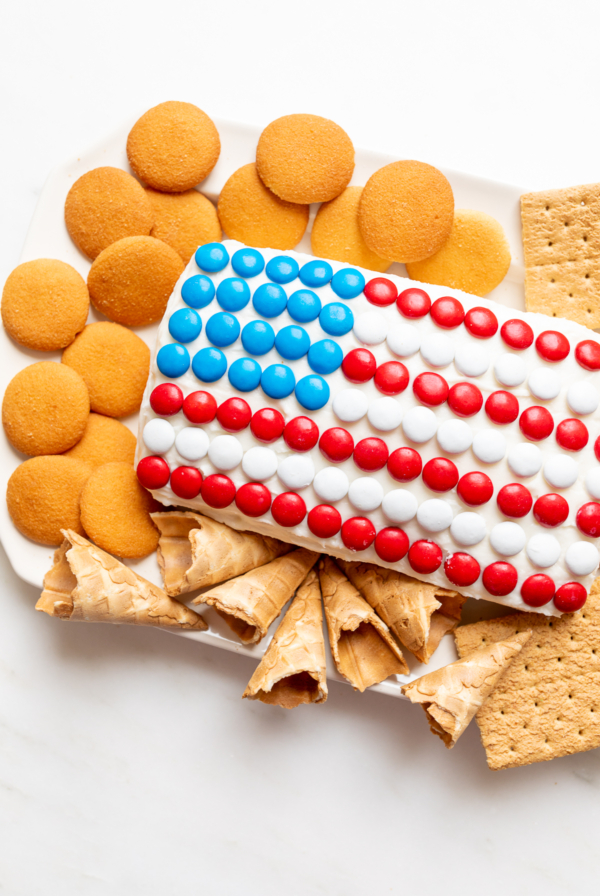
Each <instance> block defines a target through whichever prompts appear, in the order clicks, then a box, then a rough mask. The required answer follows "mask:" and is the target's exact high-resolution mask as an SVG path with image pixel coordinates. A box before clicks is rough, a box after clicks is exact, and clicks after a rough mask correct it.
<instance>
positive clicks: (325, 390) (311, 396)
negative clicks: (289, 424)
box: [296, 374, 330, 411]
mask: <svg viewBox="0 0 600 896" xmlns="http://www.w3.org/2000/svg"><path fill="white" fill-rule="evenodd" d="M329 395H330V391H329V386H328V385H327V383H326V382H325V380H324V379H323V377H321V376H318V375H317V374H312V375H309V376H303V377H302V379H301V380H298V383H297V385H296V398H297V399H298V403H299V404H300V405H302V407H303V408H306V410H307V411H318V410H320V408H323V407H325V405H326V404H327V402H328V401H329Z"/></svg>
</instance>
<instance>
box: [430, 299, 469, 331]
mask: <svg viewBox="0 0 600 896" xmlns="http://www.w3.org/2000/svg"><path fill="white" fill-rule="evenodd" d="M431 316H432V318H433V320H434V321H435V322H436V324H437V325H438V327H443V328H444V329H445V330H454V329H455V328H456V327H458V326H460V324H462V322H463V320H464V319H465V309H464V308H463V306H462V305H461V303H460V302H459V301H458V299H453V298H452V296H444V297H443V298H441V299H436V300H435V302H434V303H433V305H432V306H431Z"/></svg>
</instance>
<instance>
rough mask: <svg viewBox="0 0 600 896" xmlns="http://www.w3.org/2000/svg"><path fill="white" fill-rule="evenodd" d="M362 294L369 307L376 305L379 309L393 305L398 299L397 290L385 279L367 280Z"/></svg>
mask: <svg viewBox="0 0 600 896" xmlns="http://www.w3.org/2000/svg"><path fill="white" fill-rule="evenodd" d="M363 292H364V294H365V296H366V298H367V300H368V301H369V302H370V303H371V305H378V306H379V307H381V308H385V307H386V306H387V305H393V304H394V302H395V301H396V299H397V298H398V290H397V289H396V287H395V286H394V284H393V283H392V281H391V280H388V279H387V277H374V278H373V280H369V282H368V283H367V284H366V285H365V287H364V290H363Z"/></svg>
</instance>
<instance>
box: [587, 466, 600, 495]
mask: <svg viewBox="0 0 600 896" xmlns="http://www.w3.org/2000/svg"><path fill="white" fill-rule="evenodd" d="M585 487H586V488H587V490H588V492H589V493H590V495H591V496H592V498H600V467H592V469H591V470H588V472H587V473H586V476H585Z"/></svg>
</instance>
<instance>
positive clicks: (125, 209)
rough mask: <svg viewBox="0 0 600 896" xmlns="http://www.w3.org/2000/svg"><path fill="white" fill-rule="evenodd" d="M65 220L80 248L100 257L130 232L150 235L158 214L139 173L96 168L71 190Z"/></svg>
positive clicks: (83, 175) (91, 255) (67, 200)
mask: <svg viewBox="0 0 600 896" xmlns="http://www.w3.org/2000/svg"><path fill="white" fill-rule="evenodd" d="M65 224H66V225H67V230H68V231H69V236H70V237H71V239H72V240H73V242H74V243H75V245H76V246H77V248H78V249H81V251H82V252H83V253H84V254H85V255H87V256H88V257H89V258H96V256H98V255H100V253H101V252H102V250H103V249H106V247H107V246H110V245H111V243H116V242H117V240H122V239H124V237H126V236H147V235H148V234H149V233H150V231H151V230H152V225H153V224H154V215H153V213H152V206H151V205H150V202H149V200H148V197H147V196H146V193H145V191H144V188H143V187H142V185H141V184H140V183H138V181H137V180H136V179H135V177H132V176H131V174H127V172H126V171H121V169H120V168H110V167H106V168H94V169H93V170H92V171H88V172H87V173H86V174H82V176H81V177H80V178H79V179H78V180H76V181H75V183H74V184H73V186H72V187H71V189H70V190H69V192H68V194H67V199H66V202H65Z"/></svg>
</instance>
